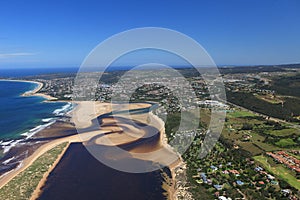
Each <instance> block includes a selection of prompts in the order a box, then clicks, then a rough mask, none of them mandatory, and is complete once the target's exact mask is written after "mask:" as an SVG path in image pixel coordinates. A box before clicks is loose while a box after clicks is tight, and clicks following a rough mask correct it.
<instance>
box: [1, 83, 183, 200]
mask: <svg viewBox="0 0 300 200" xmlns="http://www.w3.org/2000/svg"><path fill="white" fill-rule="evenodd" d="M41 87H42V85H41V84H39V87H37V88H36V89H35V90H33V91H30V93H29V94H33V93H36V92H37V91H39V90H40V88H41ZM27 95H28V94H27ZM74 103H76V104H77V106H76V108H75V109H74V110H73V111H72V112H71V113H70V114H71V115H72V122H74V123H75V124H76V128H77V129H83V130H84V129H86V128H91V127H92V125H93V120H94V119H95V118H97V117H99V116H102V115H104V114H107V113H111V112H112V111H113V110H114V111H115V110H117V111H121V112H120V113H119V114H115V115H114V117H115V118H111V117H103V118H101V120H100V122H99V123H100V124H101V126H99V125H97V126H96V128H97V129H93V130H92V131H91V130H88V129H87V130H88V131H86V132H84V133H83V134H82V133H81V134H76V135H72V136H67V137H63V138H59V139H54V140H52V141H50V142H48V143H46V144H44V145H42V146H40V147H39V148H38V149H37V150H36V151H35V152H34V153H33V154H32V155H30V156H29V157H27V158H26V159H25V160H24V161H23V162H22V165H21V166H20V167H19V168H17V169H15V170H13V171H10V172H9V173H7V174H5V175H4V176H2V177H0V188H1V187H3V186H4V185H5V184H6V183H8V182H9V181H10V180H11V179H13V178H14V177H15V176H16V175H18V174H19V173H20V172H22V171H23V170H25V169H26V168H27V167H29V166H30V165H31V164H32V163H33V162H34V161H35V160H36V159H37V158H38V157H39V156H41V155H42V154H44V153H45V152H47V151H48V150H50V149H52V148H53V147H55V146H57V145H59V144H61V143H63V142H69V143H74V142H88V141H90V139H91V138H94V137H95V136H97V137H98V138H97V139H96V140H95V141H93V142H95V143H96V144H100V145H107V146H110V145H122V144H128V143H134V142H135V141H138V140H140V139H141V138H144V137H146V138H147V137H148V135H147V134H149V128H153V127H154V128H155V129H157V130H158V131H159V132H160V138H159V142H158V143H157V144H156V145H154V146H153V145H152V146H147V145H145V146H143V145H142V146H137V147H134V148H132V149H130V150H129V151H128V152H129V153H130V154H131V155H132V157H134V158H137V159H141V160H147V161H152V162H154V163H160V164H162V165H164V166H169V168H170V169H171V171H172V170H173V169H175V167H176V166H178V165H179V164H180V163H181V158H180V156H179V155H177V154H176V153H175V152H174V151H173V150H172V148H171V147H170V146H169V145H168V143H167V139H166V136H165V132H164V122H163V121H162V120H161V119H160V118H158V117H157V116H156V115H154V114H153V113H152V112H146V113H138V114H135V113H130V114H129V113H126V112H125V113H123V112H122V111H126V110H128V109H129V110H135V109H141V108H142V109H143V108H149V107H150V106H151V104H148V103H135V104H129V105H128V104H118V105H112V104H110V103H101V102H92V101H90V102H89V101H87V102H74ZM127 119H128V120H132V121H135V122H138V123H141V124H145V125H147V126H136V125H134V124H131V123H127V121H126V120H127ZM108 133H109V134H108ZM99 136H101V137H99ZM61 156H62V155H61ZM61 156H60V157H61ZM57 163H58V161H57V162H55V163H54V165H53V166H52V167H51V169H54V168H55V166H56V164H57ZM49 173H50V171H49V172H47V174H49ZM47 174H46V175H45V177H44V178H43V179H42V180H41V182H40V183H39V186H38V188H36V191H35V193H34V196H35V197H36V196H38V194H39V192H40V187H42V186H43V185H44V184H45V181H46V180H47V176H48V175H47ZM172 174H174V172H172ZM168 185H169V186H168V187H169V188H167V190H168V192H169V194H168V196H169V199H174V198H173V192H174V188H172V187H173V185H172V184H171V185H170V184H168Z"/></svg>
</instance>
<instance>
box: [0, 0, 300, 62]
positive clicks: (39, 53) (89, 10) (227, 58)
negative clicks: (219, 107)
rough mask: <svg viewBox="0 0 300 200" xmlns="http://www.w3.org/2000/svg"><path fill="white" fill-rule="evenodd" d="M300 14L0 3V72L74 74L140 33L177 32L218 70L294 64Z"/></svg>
mask: <svg viewBox="0 0 300 200" xmlns="http://www.w3.org/2000/svg"><path fill="white" fill-rule="evenodd" d="M299 11H300V2H299V1H297V0H290V1H283V0H276V1H274V0H265V1H260V0H254V1H238V0H229V1H226V2H224V1H221V0H219V1H218V0H216V1H196V0H194V1H189V2H184V1H159V0H155V1H151V2H150V1H138V2H137V1H126V2H125V1H121V0H119V1H117V0H113V1H83V0H80V1H76V2H74V1H70V0H69V1H50V0H45V1H36V0H28V1H17V0H11V1H2V2H1V3H0V30H1V31H0V68H13V67H17V68H27V67H77V66H79V65H80V64H81V63H82V61H83V60H84V58H85V57H86V56H87V55H88V53H89V52H90V51H91V50H92V49H93V48H94V47H95V46H96V45H98V44H99V43H100V42H101V41H103V40H105V39H107V38H108V37H110V36H112V35H114V34H117V33H119V32H122V31H126V30H128V29H132V28H139V27H163V28H169V29H173V30H176V31H179V32H182V33H183V34H186V35H188V36H190V37H192V38H193V39H195V40H196V41H197V42H199V43H200V44H201V45H202V46H203V47H204V48H205V49H206V50H207V52H208V53H209V54H210V56H211V57H212V58H213V60H214V61H215V62H216V64H217V65H257V64H267V65H268V64H285V63H300V57H299V55H300V48H299V46H300V38H299V35H300V12H299ZM152 55H154V56H158V57H159V59H161V60H165V61H166V62H169V63H170V64H171V65H181V64H183V63H181V61H180V60H179V59H174V58H173V57H172V56H169V55H160V54H155V53H154V54H152ZM135 59H136V60H137V61H138V62H139V61H140V60H141V59H146V60H147V56H146V55H145V54H137V55H136V56H131V57H130V59H127V60H126V59H123V61H122V62H120V63H118V64H119V65H128V64H135V62H134V61H135Z"/></svg>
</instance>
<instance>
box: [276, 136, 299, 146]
mask: <svg viewBox="0 0 300 200" xmlns="http://www.w3.org/2000/svg"><path fill="white" fill-rule="evenodd" d="M275 144H276V145H277V146H279V147H291V146H294V145H296V144H297V143H296V142H294V141H293V139H291V138H284V139H281V140H279V141H278V142H276V143H275Z"/></svg>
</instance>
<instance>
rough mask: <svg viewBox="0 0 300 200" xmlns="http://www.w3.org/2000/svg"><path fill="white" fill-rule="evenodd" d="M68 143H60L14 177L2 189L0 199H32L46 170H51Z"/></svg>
mask: <svg viewBox="0 0 300 200" xmlns="http://www.w3.org/2000/svg"><path fill="white" fill-rule="evenodd" d="M66 146H67V143H63V144H60V145H58V146H56V147H54V148H53V149H51V150H49V151H47V152H46V153H44V154H43V155H41V156H40V157H39V158H38V159H37V160H35V161H34V162H33V163H32V165H30V166H29V167H28V168H27V169H26V170H24V171H23V172H21V173H20V174H18V175H17V176H16V177H14V178H13V179H12V180H11V181H10V182H8V183H7V184H6V185H5V186H4V187H2V188H1V189H0V199H3V200H4V199H5V200H14V199H18V200H23V199H24V200H25V199H30V197H31V194H32V193H33V191H34V190H35V189H36V187H37V185H38V184H39V182H40V180H41V179H42V177H43V175H44V173H45V172H47V171H48V170H49V168H50V167H51V165H52V164H53V163H54V162H55V160H56V159H57V158H58V156H59V155H60V154H61V153H62V151H63V149H64V148H65V147H66Z"/></svg>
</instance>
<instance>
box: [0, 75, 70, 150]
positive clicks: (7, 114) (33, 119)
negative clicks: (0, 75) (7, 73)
mask: <svg viewBox="0 0 300 200" xmlns="http://www.w3.org/2000/svg"><path fill="white" fill-rule="evenodd" d="M35 87H37V84H35V83H29V82H15V81H0V144H1V146H2V147H3V146H8V145H9V143H12V142H13V141H16V140H18V139H22V138H23V139H24V138H28V137H30V136H31V135H33V134H34V133H36V132H37V131H39V130H41V129H43V128H45V127H47V126H49V125H50V124H51V123H53V122H54V121H55V118H56V117H58V115H61V114H62V113H61V112H63V108H65V110H66V109H67V107H70V106H71V105H70V104H66V103H64V102H53V103H52V102H51V103H50V102H45V101H44V100H45V99H44V98H43V97H39V96H27V97H24V96H21V95H22V94H23V93H24V92H26V91H30V90H33V89H34V88H35Z"/></svg>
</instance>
